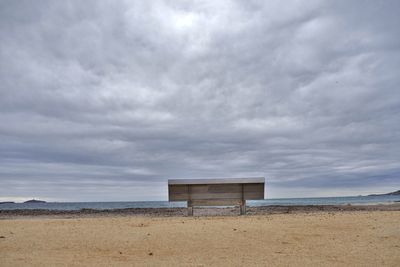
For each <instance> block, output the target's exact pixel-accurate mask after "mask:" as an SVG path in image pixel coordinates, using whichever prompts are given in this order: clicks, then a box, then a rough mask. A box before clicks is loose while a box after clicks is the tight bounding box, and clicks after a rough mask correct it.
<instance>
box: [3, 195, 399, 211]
mask: <svg viewBox="0 0 400 267" xmlns="http://www.w3.org/2000/svg"><path fill="white" fill-rule="evenodd" d="M396 202H400V195H385V196H382V195H381V196H350V197H314V198H276V199H264V200H248V201H246V203H247V205H248V206H250V207H256V206H271V205H280V206H295V205H347V204H351V205H373V204H393V203H396ZM173 207H186V202H168V201H122V202H47V203H3V204H0V210H18V209H46V210H80V209H96V210H108V209H126V208H173Z"/></svg>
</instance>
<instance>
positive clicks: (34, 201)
mask: <svg viewBox="0 0 400 267" xmlns="http://www.w3.org/2000/svg"><path fill="white" fill-rule="evenodd" d="M24 203H46V201H43V200H36V199H31V200H28V201H25V202H24Z"/></svg>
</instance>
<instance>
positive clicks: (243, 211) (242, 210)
mask: <svg viewBox="0 0 400 267" xmlns="http://www.w3.org/2000/svg"><path fill="white" fill-rule="evenodd" d="M245 214H246V200H242V202H241V203H240V215H245Z"/></svg>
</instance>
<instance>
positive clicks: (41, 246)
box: [0, 207, 400, 266]
mask: <svg viewBox="0 0 400 267" xmlns="http://www.w3.org/2000/svg"><path fill="white" fill-rule="evenodd" d="M388 209H389V210H388ZM390 209H394V208H393V207H391V208H386V210H376V208H371V209H366V210H361V211H360V210H342V211H334V210H330V211H326V210H323V209H322V210H320V211H315V210H314V211H311V212H310V211H304V210H302V211H289V214H288V213H287V210H286V212H283V211H282V212H276V210H275V213H273V212H271V211H270V213H267V212H264V213H263V209H262V208H257V209H255V210H253V211H251V210H250V211H249V213H250V215H247V216H230V215H231V214H232V213H230V212H226V211H227V210H229V209H224V211H225V213H226V214H227V215H228V216H205V217H185V216H175V215H174V216H169V215H168V216H165V214H164V215H162V216H154V215H152V216H148V215H147V216H142V215H133V216H130V215H129V216H128V215H127V214H124V215H122V216H121V214H119V215H118V214H109V213H108V214H101V215H99V214H95V215H93V214H92V215H91V216H89V215H82V214H81V215H74V216H72V215H71V214H68V215H65V214H64V215H52V216H50V215H43V214H42V215H38V216H32V215H29V216H28V215H24V216H21V215H18V216H15V214H14V215H12V216H11V215H10V214H9V215H8V217H7V216H5V215H4V214H2V217H1V220H0V266H266V265H268V266H400V223H399V222H400V211H399V210H390ZM218 211H219V212H221V210H218ZM181 212H184V210H182V211H181ZM198 212H206V210H199V211H198ZM213 212H215V210H213ZM232 212H233V211H232ZM207 214H209V213H207ZM158 215H159V214H158ZM60 216H61V217H60Z"/></svg>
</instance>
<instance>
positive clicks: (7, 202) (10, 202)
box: [0, 201, 15, 204]
mask: <svg viewBox="0 0 400 267" xmlns="http://www.w3.org/2000/svg"><path fill="white" fill-rule="evenodd" d="M14 203H15V202H14V201H2V202H0V204H14Z"/></svg>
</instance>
